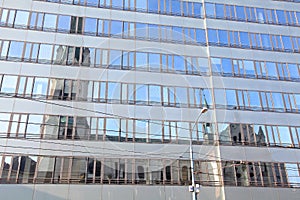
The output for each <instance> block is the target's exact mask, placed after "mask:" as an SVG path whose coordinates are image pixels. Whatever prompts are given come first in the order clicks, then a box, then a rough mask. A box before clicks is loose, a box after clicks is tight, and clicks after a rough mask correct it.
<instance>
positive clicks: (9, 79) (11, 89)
mask: <svg viewBox="0 0 300 200" xmlns="http://www.w3.org/2000/svg"><path fill="white" fill-rule="evenodd" d="M17 80H18V77H17V76H4V77H3V81H2V86H1V92H2V93H8V94H9V93H11V94H14V93H15V91H16V88H17Z"/></svg>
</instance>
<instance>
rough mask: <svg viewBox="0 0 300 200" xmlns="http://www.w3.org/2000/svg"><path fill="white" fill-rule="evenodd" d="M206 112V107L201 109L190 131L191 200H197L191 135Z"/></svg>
mask: <svg viewBox="0 0 300 200" xmlns="http://www.w3.org/2000/svg"><path fill="white" fill-rule="evenodd" d="M207 111H208V108H207V107H203V108H202V110H201V112H200V113H199V115H198V117H197V119H196V121H195V124H194V126H193V128H192V129H191V131H190V161H191V175H192V185H191V186H190V188H189V191H190V192H192V196H193V200H197V193H196V187H195V174H194V158H193V145H192V141H193V137H192V135H193V130H194V128H195V127H196V125H197V123H198V121H199V119H200V117H201V115H202V114H204V113H206V112H207ZM197 189H198V188H197Z"/></svg>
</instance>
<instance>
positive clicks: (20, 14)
mask: <svg viewBox="0 0 300 200" xmlns="http://www.w3.org/2000/svg"><path fill="white" fill-rule="evenodd" d="M28 19H29V12H26V11H21V10H18V11H17V14H16V19H15V26H16V25H17V26H22V27H24V26H26V25H27V24H28Z"/></svg>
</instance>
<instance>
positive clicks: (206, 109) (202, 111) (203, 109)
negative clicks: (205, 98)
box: [200, 107, 208, 114]
mask: <svg viewBox="0 0 300 200" xmlns="http://www.w3.org/2000/svg"><path fill="white" fill-rule="evenodd" d="M207 111H208V108H207V107H203V108H202V110H201V112H200V113H201V114H203V113H206V112H207Z"/></svg>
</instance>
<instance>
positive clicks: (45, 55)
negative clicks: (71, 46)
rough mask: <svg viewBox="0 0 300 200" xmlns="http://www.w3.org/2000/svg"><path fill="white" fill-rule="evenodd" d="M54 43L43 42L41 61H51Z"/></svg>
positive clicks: (40, 53)
mask: <svg viewBox="0 0 300 200" xmlns="http://www.w3.org/2000/svg"><path fill="white" fill-rule="evenodd" d="M52 49H53V45H48V44H41V45H40V51H39V58H38V62H39V63H50V62H51V57H52Z"/></svg>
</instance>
